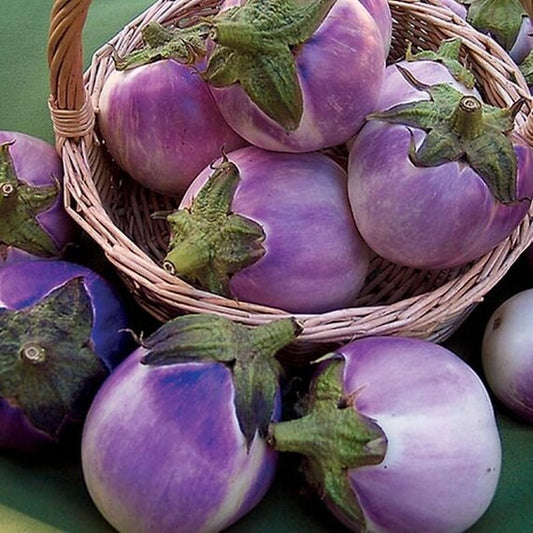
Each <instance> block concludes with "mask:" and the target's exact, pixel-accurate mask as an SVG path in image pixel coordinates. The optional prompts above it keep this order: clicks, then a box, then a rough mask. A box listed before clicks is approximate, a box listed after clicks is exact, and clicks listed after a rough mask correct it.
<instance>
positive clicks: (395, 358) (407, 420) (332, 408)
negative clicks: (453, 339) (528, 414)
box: [270, 337, 501, 533]
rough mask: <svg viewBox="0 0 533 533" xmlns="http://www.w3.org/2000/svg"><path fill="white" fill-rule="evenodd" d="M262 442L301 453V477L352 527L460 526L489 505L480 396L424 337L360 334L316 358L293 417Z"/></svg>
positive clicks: (485, 405) (495, 474) (492, 463)
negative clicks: (305, 396) (301, 407)
mask: <svg viewBox="0 0 533 533" xmlns="http://www.w3.org/2000/svg"><path fill="white" fill-rule="evenodd" d="M270 443H271V444H272V445H273V446H274V448H275V449H277V450H278V451H280V452H293V453H294V452H296V453H300V454H303V455H304V456H305V457H306V462H305V465H304V468H305V473H306V477H307V479H308V481H309V483H310V484H311V485H312V486H313V487H314V488H315V489H316V490H318V491H319V493H320V496H321V498H322V500H323V501H324V502H325V504H326V505H327V507H328V508H329V509H330V510H331V512H332V513H333V514H334V515H335V516H336V517H337V518H338V519H339V520H340V521H342V522H343V523H344V524H345V525H346V526H348V527H349V528H350V529H353V530H354V531H375V532H393V531H431V532H434V533H440V532H442V533H445V532H451V531H455V532H460V531H465V530H466V529H468V528H469V527H470V526H471V525H472V524H474V523H475V522H476V521H477V520H478V519H479V518H480V517H481V516H482V514H483V513H484V512H485V510H486V509H487V508H488V506H489V505H490V503H491V501H492V499H493V497H494V494H495V491H496V487H497V484H498V481H499V475H500V469H501V444H500V438H499V434H498V428H497V425H496V420H495V417H494V412H493V408H492V404H491V402H490V398H489V395H488V394H487V391H486V389H485V387H484V385H483V383H482V381H481V380H480V378H479V377H478V375H477V374H476V373H475V372H474V371H473V370H472V369H471V368H470V367H469V366H468V365H467V364H466V363H465V362H464V361H463V360H462V359H460V358H459V357H457V356H456V355H455V354H453V353H452V352H450V351H449V350H447V349H446V348H444V347H442V346H439V345H437V344H434V343H431V342H429V341H423V340H419V339H411V338H403V337H368V338H365V339H359V340H356V341H354V342H352V343H349V344H347V345H345V346H343V347H341V348H340V349H339V350H338V351H337V352H336V353H334V354H332V355H331V357H330V358H328V359H327V360H326V361H324V362H323V363H322V364H321V366H319V367H318V369H317V371H316V374H315V376H314V378H313V381H312V384H311V388H310V393H309V408H308V410H307V414H306V415H304V416H303V417H302V418H297V419H294V420H288V421H285V422H281V423H277V424H276V423H275V424H272V426H271V429H270Z"/></svg>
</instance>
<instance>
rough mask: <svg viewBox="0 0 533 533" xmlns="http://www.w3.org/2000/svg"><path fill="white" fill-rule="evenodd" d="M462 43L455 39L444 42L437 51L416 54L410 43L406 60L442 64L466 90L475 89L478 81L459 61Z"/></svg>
mask: <svg viewBox="0 0 533 533" xmlns="http://www.w3.org/2000/svg"><path fill="white" fill-rule="evenodd" d="M461 42H462V41H461V39H459V38H458V37H455V38H453V39H448V40H446V41H442V43H441V45H440V46H439V48H438V49H437V50H436V51H433V50H422V51H421V52H417V53H416V54H414V53H413V52H412V51H411V49H412V44H411V43H410V42H409V44H408V46H407V51H406V53H405V59H406V60H407V61H423V60H428V61H435V62H436V63H441V64H442V65H444V66H445V67H446V68H447V69H448V70H449V72H450V74H451V75H452V76H453V77H454V79H456V80H457V81H458V82H460V83H462V84H463V85H464V86H465V87H466V88H468V89H473V88H474V85H475V84H476V79H475V77H474V75H473V74H472V72H470V70H468V69H467V68H466V67H465V66H464V65H463V64H462V63H461V62H460V60H459V59H460V56H459V52H460V50H461Z"/></svg>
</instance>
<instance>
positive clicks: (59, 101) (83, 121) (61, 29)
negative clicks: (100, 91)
mask: <svg viewBox="0 0 533 533" xmlns="http://www.w3.org/2000/svg"><path fill="white" fill-rule="evenodd" d="M90 4H91V0H54V2H53V5H52V12H51V17H50V26H49V33H48V67H49V72H50V97H49V101H48V105H49V108H50V116H51V118H52V125H53V128H54V132H55V135H56V145H57V146H58V148H60V147H61V146H62V144H63V142H64V140H66V139H72V138H82V137H86V136H89V135H91V134H92V131H93V128H94V112H93V110H92V107H91V104H90V101H89V99H88V98H87V93H86V91H85V86H84V80H83V49H82V32H83V26H84V24H85V20H86V18H87V13H88V10H89V5H90Z"/></svg>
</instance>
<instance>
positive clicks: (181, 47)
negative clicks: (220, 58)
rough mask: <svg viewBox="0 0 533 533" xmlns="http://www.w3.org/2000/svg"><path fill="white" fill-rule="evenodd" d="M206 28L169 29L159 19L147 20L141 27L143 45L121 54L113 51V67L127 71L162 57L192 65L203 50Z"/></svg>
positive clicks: (203, 54)
mask: <svg viewBox="0 0 533 533" xmlns="http://www.w3.org/2000/svg"><path fill="white" fill-rule="evenodd" d="M210 31H211V26H210V25H209V24H207V23H200V24H197V25H194V26H191V27H186V28H176V29H174V30H171V29H169V28H165V27H164V26H163V25H162V24H160V23H159V22H155V21H153V22H149V23H148V24H147V25H146V26H145V27H144V28H143V29H142V37H143V41H144V46H143V47H142V48H140V49H139V50H135V51H133V52H131V53H130V54H127V55H125V56H120V55H119V54H118V53H115V54H114V55H113V60H114V63H115V69H116V70H131V69H133V68H136V67H140V66H142V65H148V64H150V63H155V62H157V61H161V60H163V59H174V60H176V61H178V62H179V63H182V64H186V65H193V64H195V63H196V62H197V61H198V60H199V59H201V58H202V57H204V56H205V54H206V53H207V49H206V40H207V37H208V35H209V33H210Z"/></svg>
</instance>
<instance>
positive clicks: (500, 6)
mask: <svg viewBox="0 0 533 533" xmlns="http://www.w3.org/2000/svg"><path fill="white" fill-rule="evenodd" d="M526 16H527V14H526V12H525V10H524V8H523V7H522V4H521V3H520V0H472V1H471V2H470V5H469V7H468V13H467V16H466V20H467V21H468V22H469V23H470V24H471V25H472V26H473V27H474V28H476V30H479V31H481V32H483V33H490V35H491V36H492V37H493V38H494V39H495V40H496V42H498V43H499V44H500V45H501V46H502V47H503V48H504V49H505V50H507V51H509V50H510V49H511V48H512V47H513V45H514V43H515V41H516V38H517V36H518V32H519V31H520V26H521V25H522V21H523V20H524V18H525V17H526Z"/></svg>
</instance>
